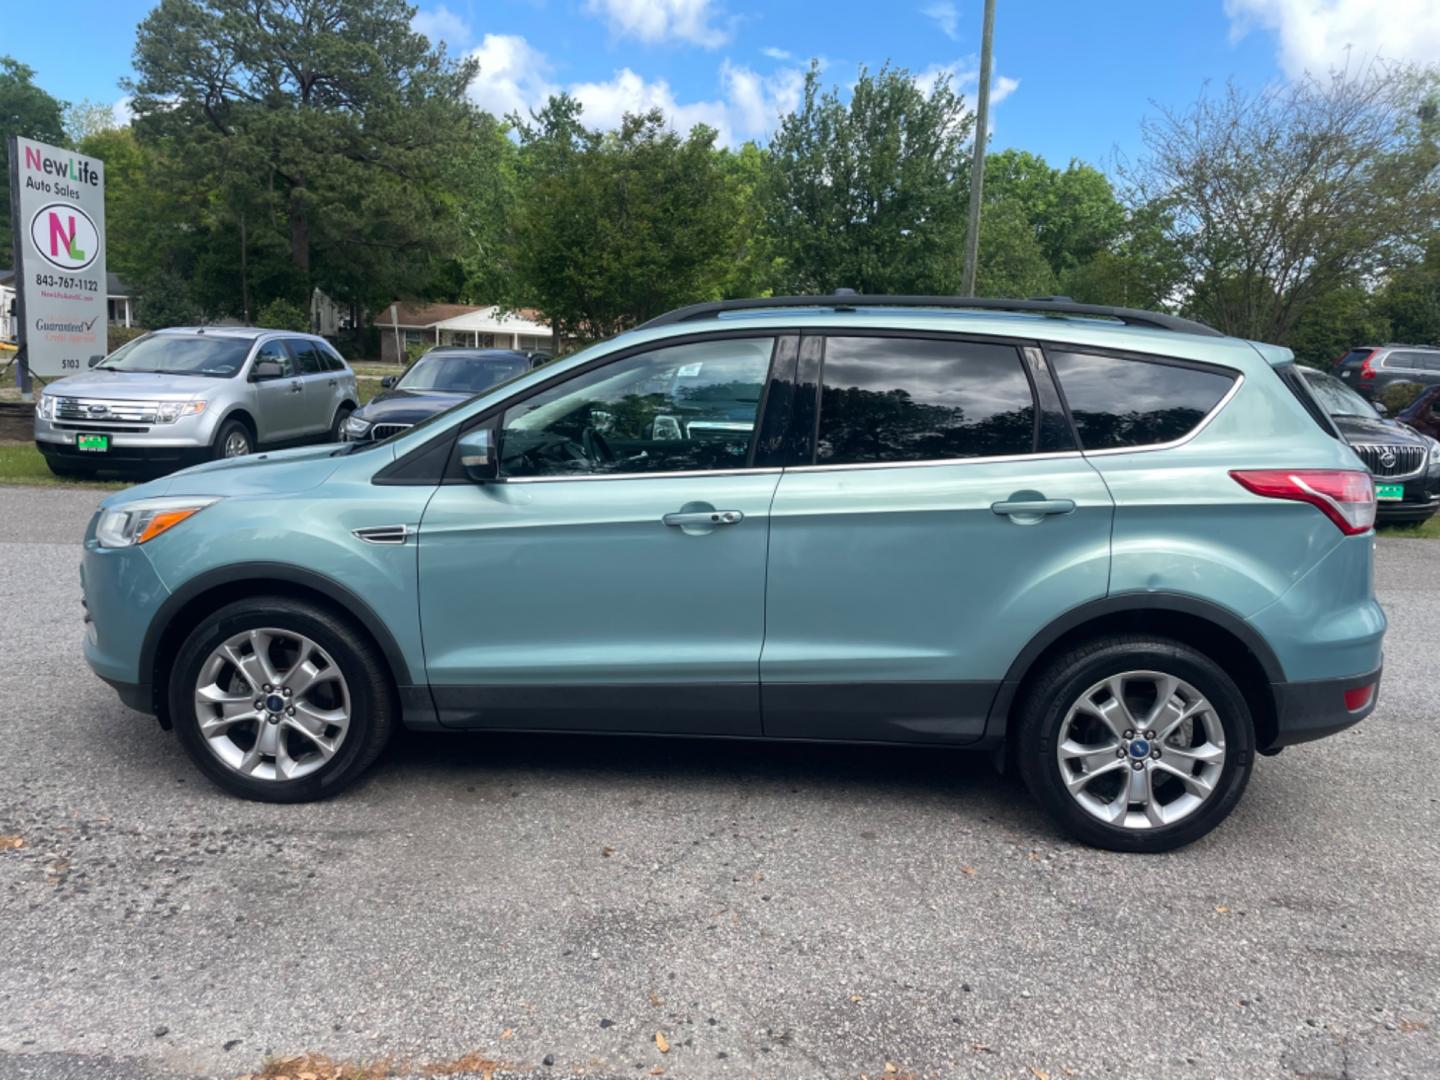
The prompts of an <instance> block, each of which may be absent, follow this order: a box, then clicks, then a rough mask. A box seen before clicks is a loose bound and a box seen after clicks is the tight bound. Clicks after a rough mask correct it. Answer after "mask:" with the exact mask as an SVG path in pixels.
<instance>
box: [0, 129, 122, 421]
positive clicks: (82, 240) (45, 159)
mask: <svg viewBox="0 0 1440 1080" xmlns="http://www.w3.org/2000/svg"><path fill="white" fill-rule="evenodd" d="M10 220H11V222H12V224H13V229H12V233H13V235H14V238H15V301H16V316H17V318H16V331H17V333H16V338H17V343H18V344H19V346H20V354H19V355H20V375H19V377H20V389H21V391H22V393H24V394H25V395H26V397H27V399H28V396H29V393H30V374H31V373H32V372H33V373H34V374H36V375H39V376H40V377H41V378H47V379H48V378H58V377H60V376H62V375H73V374H75V373H76V372H77V371H83V370H84V369H85V368H86V366H88V364H89V360H90V357H92V356H96V355H103V354H104V353H105V352H106V348H105V328H106V295H105V294H106V289H105V166H104V164H103V163H102V162H101V161H100V160H99V159H97V158H92V157H86V156H84V155H83V154H76V153H72V152H71V151H69V150H61V149H59V148H58V147H54V146H47V145H46V144H45V143H39V142H35V141H34V140H33V139H23V138H21V137H19V136H18V135H15V136H11V139H10Z"/></svg>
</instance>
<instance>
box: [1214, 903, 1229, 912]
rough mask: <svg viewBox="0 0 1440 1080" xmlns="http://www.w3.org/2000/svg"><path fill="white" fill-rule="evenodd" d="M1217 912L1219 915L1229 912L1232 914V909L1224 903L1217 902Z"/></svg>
mask: <svg viewBox="0 0 1440 1080" xmlns="http://www.w3.org/2000/svg"><path fill="white" fill-rule="evenodd" d="M1215 914H1217V915H1229V914H1230V909H1229V908H1228V907H1226V906H1225V905H1224V904H1216V905H1215Z"/></svg>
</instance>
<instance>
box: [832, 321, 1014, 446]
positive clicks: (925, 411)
mask: <svg viewBox="0 0 1440 1080" xmlns="http://www.w3.org/2000/svg"><path fill="white" fill-rule="evenodd" d="M822 384H823V385H822V390H821V396H820V437H819V440H818V442H817V444H816V453H815V461H816V464H819V465H843V464H851V463H857V462H878V461H944V460H948V459H951V458H969V457H993V456H996V455H1001V454H1028V453H1030V452H1032V450H1033V449H1034V446H1035V403H1034V400H1033V399H1032V397H1031V394H1030V381H1029V379H1027V378H1026V376H1025V370H1024V368H1023V367H1022V366H1021V362H1020V354H1019V352H1018V351H1017V350H1015V349H1013V348H1011V347H1010V346H1007V345H983V344H978V343H974V342H965V341H925V340H919V339H915V338H883V337H874V338H865V337H853V338H847V337H832V338H827V339H826V343H825V362H824V367H823V375H822Z"/></svg>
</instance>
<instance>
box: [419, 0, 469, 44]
mask: <svg viewBox="0 0 1440 1080" xmlns="http://www.w3.org/2000/svg"><path fill="white" fill-rule="evenodd" d="M410 29H411V30H414V31H415V32H416V33H417V34H424V35H425V36H426V37H427V38H429V39H430V42H431V44H432V45H433V44H438V43H440V42H442V41H443V42H445V44H447V45H449V46H450V47H451V48H463V47H464V46H466V45H468V44H469V43H470V24H469V23H467V22H466V21H465V20H464V19H462V18H461V17H460V16H459V15H456V14H455V13H454V12H453V11H451V10H450V9H449V8H447V7H446V6H445V5H444V4H441V5H440V6H439V7H437V8H434V9H433V10H431V11H417V12H415V17H414V18H413V19H411V20H410Z"/></svg>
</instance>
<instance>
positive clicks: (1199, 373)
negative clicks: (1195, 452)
mask: <svg viewBox="0 0 1440 1080" xmlns="http://www.w3.org/2000/svg"><path fill="white" fill-rule="evenodd" d="M1049 357H1050V362H1051V364H1052V365H1053V367H1054V368H1055V373H1056V375H1057V376H1059V379H1060V388H1061V390H1063V391H1064V393H1065V400H1066V402H1067V403H1068V404H1069V406H1070V416H1071V418H1072V419H1073V420H1074V421H1075V429H1076V431H1078V432H1079V434H1080V445H1081V446H1083V447H1084V448H1085V449H1086V450H1116V449H1121V448H1124V447H1130V446H1153V445H1155V444H1157V443H1167V442H1173V441H1175V440H1176V439H1183V438H1184V437H1185V436H1186V435H1189V434H1190V433H1191V432H1192V431H1194V430H1195V428H1196V427H1198V426H1199V424H1200V422H1201V421H1202V420H1204V419H1205V417H1206V416H1208V415H1209V414H1210V411H1211V410H1212V409H1214V408H1215V406H1216V405H1218V404H1219V403H1220V399H1221V398H1223V397H1224V396H1225V394H1226V392H1227V391H1228V390H1229V389H1230V387H1231V386H1232V385H1233V384H1234V381H1235V380H1234V377H1233V376H1230V375H1222V374H1220V373H1219V372H1216V371H1210V370H1205V369H1201V368H1193V367H1184V366H1182V365H1179V364H1166V363H1160V362H1157V361H1150V360H1131V359H1124V358H1121V357H1116V356H1097V355H1094V354H1089V353H1078V352H1058V351H1052V352H1050V353H1049Z"/></svg>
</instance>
